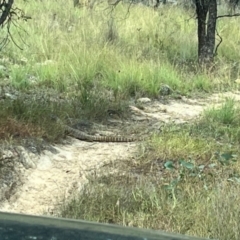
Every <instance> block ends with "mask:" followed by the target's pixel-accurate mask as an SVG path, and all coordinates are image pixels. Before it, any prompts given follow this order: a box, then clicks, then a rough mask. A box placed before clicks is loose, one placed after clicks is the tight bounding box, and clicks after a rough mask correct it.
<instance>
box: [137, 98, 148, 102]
mask: <svg viewBox="0 0 240 240" xmlns="http://www.w3.org/2000/svg"><path fill="white" fill-rule="evenodd" d="M137 102H139V103H149V102H151V99H150V98H147V97H146V98H139V99H138V100H137Z"/></svg>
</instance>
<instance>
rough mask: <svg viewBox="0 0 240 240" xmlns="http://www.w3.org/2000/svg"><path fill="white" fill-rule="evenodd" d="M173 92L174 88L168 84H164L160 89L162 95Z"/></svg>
mask: <svg viewBox="0 0 240 240" xmlns="http://www.w3.org/2000/svg"><path fill="white" fill-rule="evenodd" d="M172 92H173V90H172V89H171V88H170V87H169V86H168V85H166V84H163V85H162V86H161V87H160V90H159V94H160V95H162V96H167V95H170V94H172Z"/></svg>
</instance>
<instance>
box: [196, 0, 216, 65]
mask: <svg viewBox="0 0 240 240" xmlns="http://www.w3.org/2000/svg"><path fill="white" fill-rule="evenodd" d="M196 13H197V18H198V61H199V63H200V64H208V63H211V62H212V61H213V58H214V50H215V30H216V21H217V0H196Z"/></svg>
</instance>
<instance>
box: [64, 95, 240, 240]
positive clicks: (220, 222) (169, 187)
mask: <svg viewBox="0 0 240 240" xmlns="http://www.w3.org/2000/svg"><path fill="white" fill-rule="evenodd" d="M238 112H239V110H238V105H237V104H236V103H235V101H233V99H226V102H225V103H224V104H223V105H222V106H220V107H219V108H216V109H208V110H206V111H205V112H204V114H203V116H202V118H201V119H200V120H199V121H198V122H195V123H191V124H185V125H183V126H175V125H169V124H168V125H166V126H165V127H164V128H163V129H162V132H161V134H160V135H153V136H152V138H151V139H150V140H149V141H148V142H147V143H145V145H144V148H139V154H138V156H136V157H135V160H134V161H133V160H132V159H131V160H126V161H121V162H120V163H114V164H113V165H112V166H109V167H108V168H103V170H102V171H101V172H100V174H99V175H98V176H95V177H91V178H90V183H89V184H88V185H87V186H86V187H85V188H84V190H83V191H82V192H81V193H80V194H78V195H76V196H75V198H73V200H71V201H70V202H67V203H66V204H65V205H63V206H62V209H61V215H60V216H62V217H72V218H79V219H85V220H92V221H99V222H105V223H115V224H121V225H124V226H135V227H143V228H152V229H158V230H159V229H161V230H165V231H168V232H178V233H182V234H187V235H193V236H198V237H205V238H206V237H209V238H214V239H221V240H222V239H223V240H225V239H226V240H227V239H238V238H239V236H240V235H239V233H240V231H239V227H238V222H239V220H240V219H239V211H238V210H237V205H236V202H238V201H239V200H240V198H239V194H237V192H238V191H239V182H240V165H239V161H238V160H239V153H240V151H239V146H238V142H237V141H236V142H233V141H231V140H232V139H233V136H235V135H234V134H235V131H236V129H237V128H239V120H238V119H237V118H236V116H237V115H236V114H237V113H238ZM204 124H205V127H206V126H208V128H207V129H205V128H201V127H200V126H203V125H204ZM220 126H225V127H228V129H229V133H228V132H227V131H226V129H225V130H224V131H223V132H222V133H223V135H221V138H220V137H218V138H216V131H217V130H218V129H221V127H220ZM219 134H220V133H219ZM227 134H229V135H228V136H227V137H226V135H227ZM231 134H232V135H231ZM116 168H117V169H118V173H115V174H112V173H111V172H112V171H111V170H112V169H116Z"/></svg>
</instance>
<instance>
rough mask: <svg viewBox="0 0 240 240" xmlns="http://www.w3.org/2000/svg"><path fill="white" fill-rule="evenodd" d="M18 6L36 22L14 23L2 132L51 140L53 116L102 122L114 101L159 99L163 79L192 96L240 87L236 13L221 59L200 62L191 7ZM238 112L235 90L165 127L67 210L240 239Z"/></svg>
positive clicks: (225, 30) (223, 28)
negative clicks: (206, 64) (197, 115)
mask: <svg viewBox="0 0 240 240" xmlns="http://www.w3.org/2000/svg"><path fill="white" fill-rule="evenodd" d="M17 6H18V7H19V8H22V9H23V10H24V11H25V13H26V15H28V16H31V17H32V20H29V21H28V22H19V25H20V26H21V28H22V29H20V28H16V27H14V26H12V35H13V37H14V40H15V42H16V43H17V44H18V45H20V46H21V47H22V48H23V50H20V49H18V48H17V47H16V46H14V44H13V42H11V43H10V44H9V45H7V46H6V47H5V48H4V49H3V50H2V52H1V58H0V65H1V66H3V67H6V71H2V67H1V68H0V70H1V73H0V76H1V80H0V84H1V86H4V89H5V90H4V91H6V92H7V93H8V94H10V97H9V96H8V97H7V98H6V99H4V101H0V115H1V118H0V137H1V139H6V138H11V137H13V136H16V135H17V136H19V137H20V138H21V137H22V138H24V137H29V136H31V137H32V136H33V137H37V138H45V139H47V140H48V141H49V142H55V141H57V140H58V139H59V138H62V137H63V136H64V132H63V129H62V128H61V126H58V125H57V124H56V122H55V121H54V120H53V118H52V116H55V115H56V116H58V117H60V118H61V119H62V120H63V121H66V118H68V117H71V118H78V119H79V118H80V119H82V118H87V119H94V120H99V121H100V120H104V119H105V118H106V115H107V111H108V110H109V109H116V110H117V111H121V112H124V113H125V112H127V106H128V104H127V103H128V101H129V100H132V99H133V100H135V99H137V98H138V97H141V96H144V97H150V98H158V97H159V96H160V92H161V91H160V89H161V85H162V84H167V85H169V86H170V88H171V89H173V90H174V93H180V94H181V95H187V96H193V97H194V96H195V95H201V94H203V93H212V92H219V91H227V90H236V89H238V88H239V85H237V84H236V83H234V80H235V79H237V78H240V77H239V64H238V63H237V60H238V59H239V54H240V45H239V44H238V41H239V40H238V39H239V31H238V26H239V21H240V20H239V18H234V19H233V18H232V19H227V20H225V19H224V20H220V21H219V22H218V31H219V33H220V34H221V36H222V38H223V39H224V41H223V43H222V44H221V46H220V48H219V52H218V56H217V57H216V59H215V60H216V61H215V65H214V66H213V67H212V69H205V70H204V69H199V67H198V65H197V35H196V32H197V25H196V20H195V19H193V18H191V17H192V16H193V12H191V11H190V10H189V11H186V10H184V9H183V8H180V7H176V8H175V7H166V8H161V9H159V10H158V11H154V10H153V9H151V8H145V7H141V6H132V7H131V8H130V11H129V12H128V5H126V4H122V3H120V4H119V5H118V6H117V7H116V9H114V11H113V12H111V11H110V10H111V9H109V8H107V5H106V3H98V2H96V4H95V7H94V8H93V9H87V8H73V3H72V0H67V1H64V0H59V1H43V2H42V1H23V0H19V1H18V2H17ZM63 6H64V7H63ZM23 29H24V30H23ZM0 89H1V88H0ZM1 91H2V90H1ZM0 93H1V92H0ZM1 94H2V93H1ZM238 112H239V106H237V104H236V102H235V101H233V100H232V99H228V100H227V101H226V103H225V104H223V106H220V108H215V109H214V108H213V109H208V110H207V111H206V112H205V113H204V115H203V117H202V118H201V119H200V120H199V121H198V122H195V123H192V124H189V125H185V126H180V127H178V126H175V125H167V126H165V128H163V132H162V134H161V135H160V136H157V135H156V136H153V137H152V138H151V140H150V141H149V142H147V143H144V146H143V147H142V148H139V156H136V159H135V161H127V160H126V161H123V162H121V163H119V165H118V166H117V167H118V169H119V173H118V174H114V175H111V174H110V173H108V172H110V170H111V168H110V169H109V171H108V169H104V171H103V173H102V175H101V177H97V178H93V179H92V181H91V184H89V185H88V186H87V187H86V188H85V189H84V190H83V192H82V193H81V195H80V196H78V197H77V198H76V199H74V200H73V201H72V202H70V203H68V204H66V205H64V206H63V208H62V213H61V216H64V217H73V218H81V219H87V220H95V221H100V222H108V223H116V224H122V225H127V226H137V227H146V228H153V229H161V230H166V231H170V232H179V233H183V234H190V235H195V236H199V237H201V236H203V237H210V238H219V239H224V240H225V239H226V240H228V239H239V232H240V231H239V227H238V226H239V224H238V223H239V211H238V208H237V204H236V203H238V202H239V200H240V199H239V194H236V193H237V192H238V191H239V185H238V182H239V176H240V175H239V169H240V168H239V163H238V161H237V160H238V155H239V146H238V144H239V140H240V132H239V127H240V126H239V125H240V122H239V114H238ZM113 167H114V168H115V167H116V166H115V165H114V166H113Z"/></svg>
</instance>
